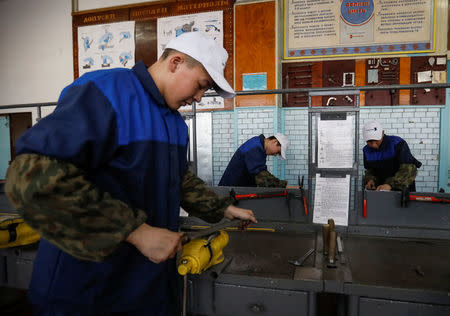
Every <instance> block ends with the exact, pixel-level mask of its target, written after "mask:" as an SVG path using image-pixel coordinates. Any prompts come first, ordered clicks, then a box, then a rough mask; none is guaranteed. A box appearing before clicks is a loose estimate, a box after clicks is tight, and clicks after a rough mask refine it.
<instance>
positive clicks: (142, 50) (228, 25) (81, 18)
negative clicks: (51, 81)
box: [72, 0, 235, 111]
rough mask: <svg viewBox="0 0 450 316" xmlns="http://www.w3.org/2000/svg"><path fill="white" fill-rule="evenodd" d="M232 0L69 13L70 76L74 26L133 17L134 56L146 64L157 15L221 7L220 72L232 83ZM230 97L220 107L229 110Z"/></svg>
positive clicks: (152, 54) (152, 55) (168, 0)
mask: <svg viewBox="0 0 450 316" xmlns="http://www.w3.org/2000/svg"><path fill="white" fill-rule="evenodd" d="M234 2H235V0H220V1H218V0H216V1H208V0H165V1H156V2H144V3H139V4H134V5H124V6H116V7H109V8H103V9H97V10H88V11H79V12H73V13H72V43H73V70H74V78H75V79H76V78H78V76H79V71H78V69H79V68H78V67H79V65H78V54H79V47H78V27H80V26H88V25H98V24H108V23H115V22H123V21H135V60H136V61H139V60H141V61H143V62H144V64H146V65H147V66H150V65H151V64H153V63H154V62H155V61H156V60H157V29H156V25H157V19H158V18H162V17H169V16H177V15H186V14H194V13H201V12H209V11H219V10H221V11H223V36H224V38H223V46H224V48H225V49H226V50H227V52H228V61H227V64H226V67H225V71H224V76H225V78H226V79H227V81H228V82H229V83H230V85H231V86H233V67H234V66H233V32H234V31H233V30H234V21H233V6H234ZM232 108H233V100H232V99H231V100H230V99H225V106H224V108H218V109H208V111H214V110H229V109H232Z"/></svg>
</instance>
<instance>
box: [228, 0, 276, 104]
mask: <svg viewBox="0 0 450 316" xmlns="http://www.w3.org/2000/svg"><path fill="white" fill-rule="evenodd" d="M234 19H235V54H236V55H235V56H236V58H235V89H236V91H241V90H242V75H243V74H246V73H264V72H265V73H267V89H268V90H271V89H275V88H276V80H275V62H276V60H275V2H274V1H269V2H262V3H252V4H242V5H236V7H235V15H234ZM261 105H275V96H274V95H252V96H239V97H236V106H261Z"/></svg>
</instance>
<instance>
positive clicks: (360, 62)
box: [355, 59, 366, 106]
mask: <svg viewBox="0 0 450 316" xmlns="http://www.w3.org/2000/svg"><path fill="white" fill-rule="evenodd" d="M365 85H366V60H365V59H357V60H356V61H355V86H357V87H361V86H365ZM365 97H366V92H365V91H361V92H360V94H359V106H364V105H366V98H365Z"/></svg>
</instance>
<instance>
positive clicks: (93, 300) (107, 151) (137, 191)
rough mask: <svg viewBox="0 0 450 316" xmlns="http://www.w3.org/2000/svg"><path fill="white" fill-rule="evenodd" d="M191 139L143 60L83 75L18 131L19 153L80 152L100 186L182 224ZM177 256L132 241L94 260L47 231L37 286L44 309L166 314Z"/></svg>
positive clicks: (74, 155) (156, 219)
mask: <svg viewBox="0 0 450 316" xmlns="http://www.w3.org/2000/svg"><path fill="white" fill-rule="evenodd" d="M187 144H188V129H187V126H186V124H185V122H184V120H183V118H182V117H181V115H180V114H179V113H178V111H173V110H171V109H170V108H168V107H167V105H166V102H165V100H164V98H163V96H162V95H161V94H160V92H159V91H158V89H157V87H156V85H155V83H154V81H153V79H152V77H151V76H150V74H149V72H148V71H147V68H146V67H145V66H144V64H143V63H137V64H136V65H135V66H134V67H133V69H111V70H99V71H94V72H90V73H87V74H85V75H83V76H82V77H80V78H79V79H77V80H75V81H74V82H73V83H72V84H71V85H69V86H68V87H66V88H65V89H64V90H63V92H62V93H61V96H60V98H59V101H58V106H57V107H56V109H55V111H54V112H53V113H52V114H50V115H49V116H47V117H45V118H44V119H42V120H40V121H39V122H38V123H37V124H36V125H35V126H33V127H32V128H31V129H30V130H29V131H28V132H27V133H25V135H24V136H23V137H22V138H21V139H20V140H19V142H18V145H17V153H18V154H22V153H37V154H41V155H46V156H50V157H56V158H59V159H63V160H66V161H69V162H72V163H73V164H75V165H76V166H78V167H80V168H82V169H84V170H85V171H86V173H87V174H88V177H89V179H90V180H91V181H92V182H93V183H95V184H96V185H97V186H98V187H99V188H100V190H102V191H106V192H109V193H111V195H112V196H113V197H114V198H117V199H119V200H121V201H123V202H125V203H127V204H128V205H129V206H130V207H132V208H139V209H142V210H144V211H145V212H146V213H147V215H148V219H147V223H148V224H149V225H151V226H156V227H164V228H168V229H170V230H173V231H177V230H178V217H179V210H180V197H181V192H180V191H181V183H182V178H183V175H184V174H185V172H186V170H187V160H186V154H187ZM55 211H57V210H55ZM173 265H174V262H173V261H172V260H169V261H167V262H163V263H160V264H155V263H153V262H151V261H149V259H148V258H146V257H145V256H143V255H142V254H141V253H140V252H139V251H138V250H137V249H136V248H135V247H134V246H133V245H131V244H129V243H126V242H124V243H123V244H122V245H121V246H120V247H119V249H118V250H117V251H116V252H115V253H114V254H113V255H112V256H111V257H108V258H107V259H106V260H105V261H104V262H89V261H83V260H79V259H77V258H75V257H73V256H71V255H69V254H67V253H65V252H64V251H62V250H60V249H58V248H57V247H55V246H54V245H52V244H50V243H49V242H48V241H46V240H42V241H41V243H40V247H39V251H38V254H37V257H36V259H35V263H34V271H33V276H32V281H31V285H30V290H29V295H30V299H31V301H32V303H33V304H34V305H38V306H42V307H43V309H45V308H47V309H50V310H57V311H71V312H73V313H74V314H77V313H78V314H80V315H108V313H112V312H130V313H131V311H139V310H143V311H145V315H159V314H162V315H163V314H167V313H168V312H167V310H166V307H167V306H168V305H169V304H172V305H173V304H174V303H173V302H171V303H169V290H170V289H169V287H170V284H172V279H171V278H173V277H174V273H175V270H174V269H173V268H174V266H173ZM136 314H140V313H139V312H136Z"/></svg>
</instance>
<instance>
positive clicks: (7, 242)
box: [0, 213, 41, 248]
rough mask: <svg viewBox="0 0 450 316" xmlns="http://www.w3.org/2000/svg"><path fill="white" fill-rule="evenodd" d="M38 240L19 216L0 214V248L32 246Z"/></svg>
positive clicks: (37, 235) (36, 235)
mask: <svg viewBox="0 0 450 316" xmlns="http://www.w3.org/2000/svg"><path fill="white" fill-rule="evenodd" d="M40 238H41V237H40V236H39V234H38V233H36V232H35V231H34V230H33V229H32V228H31V227H30V226H28V225H27V224H26V223H25V222H24V220H23V218H21V217H20V216H19V215H16V214H12V213H0V248H9V247H15V246H23V245H28V244H32V243H35V242H37V241H38V240H39V239H40Z"/></svg>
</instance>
